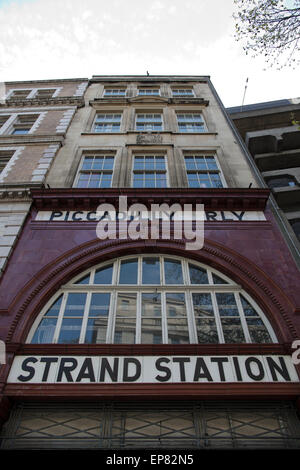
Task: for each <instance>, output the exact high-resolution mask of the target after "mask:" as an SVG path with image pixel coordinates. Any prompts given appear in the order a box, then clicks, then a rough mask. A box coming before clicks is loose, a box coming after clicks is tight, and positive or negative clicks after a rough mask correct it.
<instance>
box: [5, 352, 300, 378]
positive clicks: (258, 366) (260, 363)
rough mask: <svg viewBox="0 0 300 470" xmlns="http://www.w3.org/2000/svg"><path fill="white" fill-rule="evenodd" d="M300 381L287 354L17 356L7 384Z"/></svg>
mask: <svg viewBox="0 0 300 470" xmlns="http://www.w3.org/2000/svg"><path fill="white" fill-rule="evenodd" d="M185 382H186V383H221V382H231V383H232V382H249V383H250V382H299V377H298V374H297V372H296V369H295V366H294V365H293V363H292V360H291V357H290V356H274V355H268V356H134V357H132V356H57V355H53V356H17V357H16V358H15V359H14V361H13V364H12V367H11V370H10V374H9V378H8V383H20V384H21V383H24V384H28V383H31V384H34V383H36V384H39V383H48V384H50V383H51V384H54V383H72V384H74V383H98V384H99V383H185Z"/></svg>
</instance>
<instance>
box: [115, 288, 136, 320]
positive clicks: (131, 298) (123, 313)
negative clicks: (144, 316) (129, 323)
mask: <svg viewBox="0 0 300 470" xmlns="http://www.w3.org/2000/svg"><path fill="white" fill-rule="evenodd" d="M116 315H117V317H133V318H134V321H135V318H136V294H135V293H131V292H130V293H124V294H121V293H119V294H118V301H117V311H116Z"/></svg>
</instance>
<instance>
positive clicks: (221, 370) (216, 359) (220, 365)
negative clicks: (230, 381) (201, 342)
mask: <svg viewBox="0 0 300 470" xmlns="http://www.w3.org/2000/svg"><path fill="white" fill-rule="evenodd" d="M211 362H216V363H217V364H218V368H219V374H220V379H221V382H226V379H225V373H224V364H223V363H224V362H228V357H212V358H211Z"/></svg>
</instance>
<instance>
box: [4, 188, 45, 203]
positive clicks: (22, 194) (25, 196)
mask: <svg viewBox="0 0 300 470" xmlns="http://www.w3.org/2000/svg"><path fill="white" fill-rule="evenodd" d="M42 187H43V185H42V184H41V183H30V184H24V183H20V184H14V185H12V184H7V185H5V184H0V204H1V201H5V202H6V203H7V202H10V201H13V202H31V201H32V197H31V192H30V190H31V189H32V188H42Z"/></svg>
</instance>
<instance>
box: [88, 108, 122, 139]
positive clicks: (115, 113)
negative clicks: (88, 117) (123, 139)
mask: <svg viewBox="0 0 300 470" xmlns="http://www.w3.org/2000/svg"><path fill="white" fill-rule="evenodd" d="M100 115H101V116H115V115H117V116H119V115H120V116H121V117H120V126H119V130H118V131H117V130H111V131H105V132H98V131H96V130H95V127H96V125H97V122H96V120H97V117H98V116H100ZM122 119H123V112H122V111H120V112H97V113H96V116H95V119H94V123H93V127H92V132H93V133H95V134H114V133H119V132H121V129H122ZM116 122H117V121H116ZM104 123H105V121H104Z"/></svg>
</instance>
